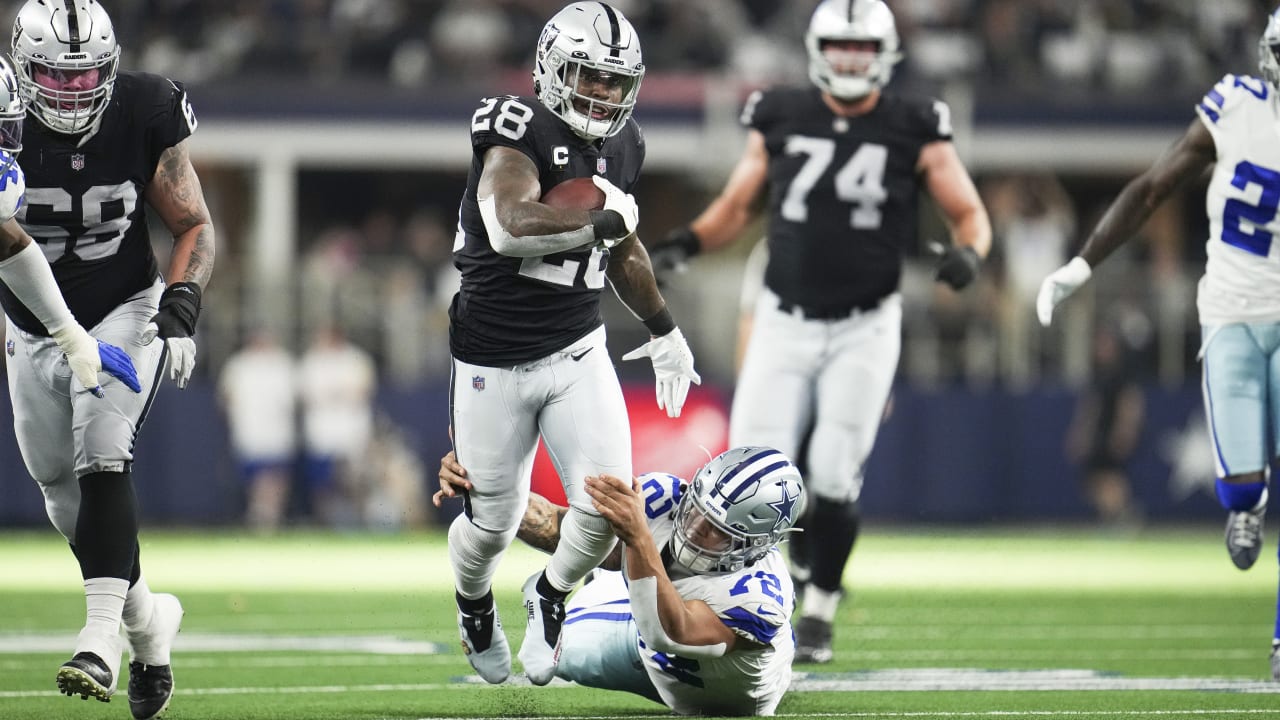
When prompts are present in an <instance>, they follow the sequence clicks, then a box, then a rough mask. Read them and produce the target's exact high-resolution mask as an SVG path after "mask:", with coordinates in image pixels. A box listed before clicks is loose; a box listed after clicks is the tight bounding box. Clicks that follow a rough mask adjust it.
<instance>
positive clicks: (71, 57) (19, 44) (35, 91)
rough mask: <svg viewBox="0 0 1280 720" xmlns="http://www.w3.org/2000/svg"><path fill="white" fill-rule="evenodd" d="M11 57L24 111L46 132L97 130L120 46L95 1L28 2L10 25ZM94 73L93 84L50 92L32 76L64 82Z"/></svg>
mask: <svg viewBox="0 0 1280 720" xmlns="http://www.w3.org/2000/svg"><path fill="white" fill-rule="evenodd" d="M13 58H14V62H15V63H16V64H17V72H18V82H19V84H20V86H21V88H22V93H23V98H24V99H25V100H26V101H27V106H28V109H29V110H30V112H31V113H33V114H34V115H35V116H36V117H37V118H39V119H40V121H41V122H43V123H44V124H45V125H47V126H48V127H49V129H50V130H53V131H55V132H60V133H68V134H78V133H82V132H85V131H87V130H88V131H92V130H96V129H97V125H98V121H99V120H100V119H101V118H102V113H103V111H105V110H106V109H107V103H109V102H110V101H111V91H112V88H113V87H114V86H115V80H116V69H117V67H118V66H119V63H120V45H119V44H117V43H116V34H115V31H114V30H113V29H112V27H111V18H110V17H108V15H107V11H106V10H104V9H102V6H101V5H100V4H98V3H97V2H96V0H57V2H54V1H53V0H27V3H26V4H25V5H23V6H22V9H21V10H19V11H18V17H17V19H16V20H15V21H14V23H13ZM93 70H97V71H98V77H97V82H96V83H94V84H93V86H92V87H86V88H84V89H75V90H71V89H55V88H51V87H46V86H44V85H42V84H40V83H39V82H37V80H36V73H37V72H40V73H42V74H44V75H47V76H50V77H55V78H66V77H69V76H75V75H78V74H80V73H85V72H88V71H93Z"/></svg>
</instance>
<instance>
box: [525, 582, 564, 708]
mask: <svg viewBox="0 0 1280 720" xmlns="http://www.w3.org/2000/svg"><path fill="white" fill-rule="evenodd" d="M540 577H542V571H541V570H539V571H538V572H536V573H534V574H533V575H531V576H529V579H528V580H525V581H524V587H523V588H521V592H522V593H523V594H524V611H525V616H526V619H527V620H528V624H527V626H526V628H525V633H524V642H522V643H521V644H520V663H521V664H522V665H524V672H525V674H526V675H528V676H529V682H531V683H533V684H534V685H546V684H547V683H549V682H551V679H552V678H554V677H555V676H556V668H557V667H559V665H560V631H561V628H563V627H564V602H563V601H555V600H548V599H546V598H544V597H542V596H541V595H540V594H538V578H540Z"/></svg>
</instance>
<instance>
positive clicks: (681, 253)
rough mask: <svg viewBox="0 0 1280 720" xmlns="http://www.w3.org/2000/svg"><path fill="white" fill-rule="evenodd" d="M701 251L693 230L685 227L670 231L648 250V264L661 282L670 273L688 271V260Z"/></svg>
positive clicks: (700, 245)
mask: <svg viewBox="0 0 1280 720" xmlns="http://www.w3.org/2000/svg"><path fill="white" fill-rule="evenodd" d="M701 251H702V244H701V243H700V242H699V241H698V236H697V235H695V234H693V230H691V229H689V228H687V227H681V228H676V229H675V230H672V231H671V232H669V233H667V236H666V237H665V238H663V239H662V240H660V241H658V242H656V243H654V245H653V247H652V248H649V262H650V263H652V264H653V275H654V277H656V278H658V279H659V280H663V279H665V278H666V277H667V276H669V275H670V274H671V273H681V272H684V271H685V270H688V269H689V265H688V262H689V258H691V257H693V256H694V255H697V254H698V253H699V252H701Z"/></svg>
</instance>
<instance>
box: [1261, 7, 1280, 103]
mask: <svg viewBox="0 0 1280 720" xmlns="http://www.w3.org/2000/svg"><path fill="white" fill-rule="evenodd" d="M1276 53H1280V9H1277V10H1275V11H1274V12H1272V13H1271V15H1270V16H1269V17H1268V18H1267V27H1266V29H1265V30H1263V31H1262V37H1261V38H1259V39H1258V69H1259V70H1261V71H1262V77H1263V78H1265V79H1266V81H1267V82H1269V83H1271V87H1272V88H1273V89H1276V90H1280V58H1277V57H1276Z"/></svg>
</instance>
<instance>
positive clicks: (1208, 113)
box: [1199, 103, 1218, 125]
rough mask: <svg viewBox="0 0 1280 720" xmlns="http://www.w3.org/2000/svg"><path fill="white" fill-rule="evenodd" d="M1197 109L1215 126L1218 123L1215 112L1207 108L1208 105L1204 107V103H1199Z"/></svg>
mask: <svg viewBox="0 0 1280 720" xmlns="http://www.w3.org/2000/svg"><path fill="white" fill-rule="evenodd" d="M1199 107H1200V111H1201V112H1203V113H1204V115H1205V117H1207V118H1209V120H1210V121H1211V122H1213V123H1214V124H1215V125H1216V124H1217V123H1218V113H1217V111H1215V110H1214V109H1213V108H1211V107H1209V106H1208V105H1205V104H1204V103H1200V106H1199Z"/></svg>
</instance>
